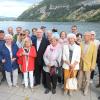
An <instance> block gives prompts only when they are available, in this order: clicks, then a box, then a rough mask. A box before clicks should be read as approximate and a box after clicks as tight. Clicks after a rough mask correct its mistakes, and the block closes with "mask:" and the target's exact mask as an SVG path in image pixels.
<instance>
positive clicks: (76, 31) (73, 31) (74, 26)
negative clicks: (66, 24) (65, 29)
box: [71, 25, 78, 35]
mask: <svg viewBox="0 0 100 100" xmlns="http://www.w3.org/2000/svg"><path fill="white" fill-rule="evenodd" d="M71 32H72V33H74V34H75V35H77V33H78V28H77V26H76V25H73V26H72V27H71Z"/></svg>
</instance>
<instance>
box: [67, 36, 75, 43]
mask: <svg viewBox="0 0 100 100" xmlns="http://www.w3.org/2000/svg"><path fill="white" fill-rule="evenodd" d="M68 42H69V44H71V45H72V44H74V43H75V39H74V38H73V37H70V38H68Z"/></svg>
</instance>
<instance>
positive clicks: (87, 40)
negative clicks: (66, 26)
mask: <svg viewBox="0 0 100 100" xmlns="http://www.w3.org/2000/svg"><path fill="white" fill-rule="evenodd" d="M90 39H91V35H89V34H85V35H84V40H85V42H89V41H90Z"/></svg>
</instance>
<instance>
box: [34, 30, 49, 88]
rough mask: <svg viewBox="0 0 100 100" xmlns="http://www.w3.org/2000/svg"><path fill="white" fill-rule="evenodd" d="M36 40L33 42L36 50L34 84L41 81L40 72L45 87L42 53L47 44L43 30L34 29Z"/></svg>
mask: <svg viewBox="0 0 100 100" xmlns="http://www.w3.org/2000/svg"><path fill="white" fill-rule="evenodd" d="M36 37H37V39H36V41H35V42H34V44H35V47H36V50H37V57H36V61H35V86H37V85H39V84H40V82H41V73H42V75H43V79H42V83H43V85H44V87H45V81H44V73H43V65H44V61H43V55H44V52H45V50H46V47H47V45H48V42H47V39H46V38H45V37H43V31H42V30H41V29H37V31H36Z"/></svg>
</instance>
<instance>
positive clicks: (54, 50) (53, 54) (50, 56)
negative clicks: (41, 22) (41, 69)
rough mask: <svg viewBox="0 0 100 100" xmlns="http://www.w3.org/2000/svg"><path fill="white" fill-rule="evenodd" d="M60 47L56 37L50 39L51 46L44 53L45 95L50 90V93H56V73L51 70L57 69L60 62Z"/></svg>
mask: <svg viewBox="0 0 100 100" xmlns="http://www.w3.org/2000/svg"><path fill="white" fill-rule="evenodd" d="M61 55H62V54H61V47H60V45H59V43H58V39H57V37H54V36H53V37H52V39H51V44H50V45H49V46H48V47H47V49H46V51H45V53H44V56H43V58H44V62H45V65H46V83H47V89H46V91H45V94H48V93H49V92H50V90H51V89H52V93H53V94H55V93H56V85H57V73H56V71H54V73H52V71H51V69H52V68H54V69H55V70H56V68H57V67H58V63H59V64H60V62H61ZM51 84H52V85H51Z"/></svg>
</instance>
